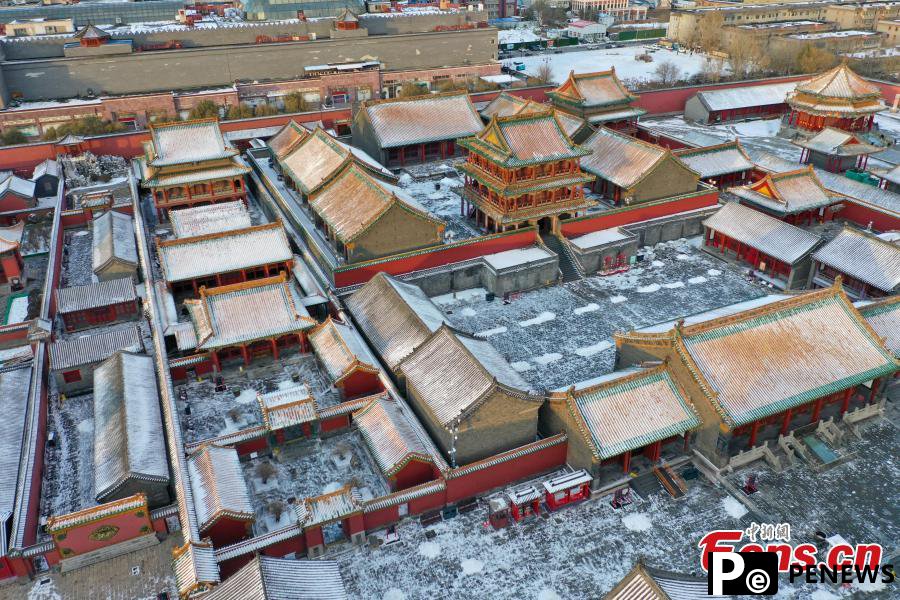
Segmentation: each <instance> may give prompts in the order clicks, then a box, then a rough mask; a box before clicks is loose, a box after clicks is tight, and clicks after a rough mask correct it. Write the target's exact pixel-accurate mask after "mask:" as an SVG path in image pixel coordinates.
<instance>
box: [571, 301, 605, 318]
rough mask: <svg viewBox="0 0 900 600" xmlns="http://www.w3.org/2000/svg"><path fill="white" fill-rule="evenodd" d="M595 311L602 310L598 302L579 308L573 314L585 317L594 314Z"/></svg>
mask: <svg viewBox="0 0 900 600" xmlns="http://www.w3.org/2000/svg"><path fill="white" fill-rule="evenodd" d="M595 310H600V305H599V304H597V303H596V302H591V303H590V304H588V305H587V306H579V307H578V308H576V309H575V310H573V311H572V312H573V313H574V314H576V315H583V314H584V313H589V312H594V311H595Z"/></svg>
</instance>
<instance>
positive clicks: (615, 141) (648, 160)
mask: <svg viewBox="0 0 900 600" xmlns="http://www.w3.org/2000/svg"><path fill="white" fill-rule="evenodd" d="M584 147H585V148H587V149H588V150H590V151H591V152H592V154H591V155H590V156H587V157H585V158H584V159H582V161H581V168H582V169H584V170H585V171H587V172H588V173H593V174H594V175H596V176H597V177H601V178H603V179H606V180H607V181H611V182H612V183H614V184H615V185H617V186H619V187H620V188H622V189H626V190H627V189H630V188H632V187H634V186H635V185H637V184H638V183H639V182H640V181H641V180H643V179H644V177H646V176H647V175H648V174H649V173H650V172H652V170H653V169H654V168H655V167H656V165H657V164H659V163H660V162H662V161H663V160H664V159H665V158H666V156H668V155H670V152H669V151H668V150H666V149H665V148H663V147H661V146H657V145H655V144H651V143H649V142H644V141H642V140H639V139H637V138H633V137H631V136H628V135H625V134H622V133H619V132H617V131H613V130H612V129H608V128H606V127H600V128H599V129H597V131H595V132H594V133H593V134H591V137H589V138H588V139H587V140H586V141H585V142H584ZM685 169H686V170H687V169H688V168H687V167H685Z"/></svg>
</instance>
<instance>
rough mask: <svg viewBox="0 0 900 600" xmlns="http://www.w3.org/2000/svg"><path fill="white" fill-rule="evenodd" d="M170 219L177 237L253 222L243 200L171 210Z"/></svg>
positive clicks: (230, 228) (229, 228) (219, 230)
mask: <svg viewBox="0 0 900 600" xmlns="http://www.w3.org/2000/svg"><path fill="white" fill-rule="evenodd" d="M169 221H171V222H172V233H174V234H175V237H177V238H186V237H195V236H198V235H206V234H210V233H220V232H223V231H232V230H234V229H246V228H247V227H250V226H251V225H252V224H253V223H252V222H251V221H250V213H249V212H248V211H247V207H246V206H244V203H243V202H242V201H241V200H234V201H232V202H216V203H215V204H207V205H206V206H196V207H193V208H178V209H175V210H170V211H169Z"/></svg>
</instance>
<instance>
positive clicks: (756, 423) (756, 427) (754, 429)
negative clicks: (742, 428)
mask: <svg viewBox="0 0 900 600" xmlns="http://www.w3.org/2000/svg"><path fill="white" fill-rule="evenodd" d="M757 434H759V419H757V420H756V421H753V425H751V426H750V441H749V442H747V447H749V448H752V447H753V446H755V445H756V436H757Z"/></svg>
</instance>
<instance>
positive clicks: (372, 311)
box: [347, 273, 447, 369]
mask: <svg viewBox="0 0 900 600" xmlns="http://www.w3.org/2000/svg"><path fill="white" fill-rule="evenodd" d="M347 307H348V308H349V309H350V312H351V313H352V315H353V318H354V319H355V320H356V323H357V324H358V325H359V327H360V329H361V330H362V332H363V333H364V334H365V336H366V337H367V338H368V340H369V343H371V344H372V346H373V347H374V348H375V350H376V352H378V354H379V355H380V356H381V358H382V360H384V362H385V363H387V365H388V367H389V368H391V369H395V368H396V367H397V366H398V365H399V364H400V361H401V360H403V359H404V358H406V357H407V356H409V355H410V354H411V353H412V351H413V350H415V348H416V347H417V346H419V345H420V344H421V343H422V342H424V341H425V340H426V339H428V337H429V336H430V335H431V334H432V333H433V332H434V331H437V329H438V328H439V327H440V326H441V325H442V324H444V323H445V322H447V321H446V317H445V316H444V314H443V313H442V312H441V311H440V310H439V309H438V307H437V306H435V305H434V303H433V302H432V301H431V300H430V299H429V298H428V296H426V295H425V293H424V292H423V291H422V290H421V288H419V287H418V286H415V285H411V284H409V283H403V282H402V281H399V280H397V279H394V278H393V277H391V276H390V275H388V274H387V273H378V274H377V275H375V276H374V277H373V278H372V279H370V280H369V281H368V282H367V283H366V284H365V285H364V286H362V287H361V288H360V289H358V290H356V292H354V293H353V295H352V296H350V297H349V298H347Z"/></svg>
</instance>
